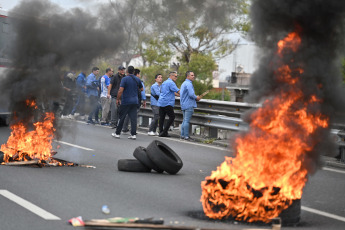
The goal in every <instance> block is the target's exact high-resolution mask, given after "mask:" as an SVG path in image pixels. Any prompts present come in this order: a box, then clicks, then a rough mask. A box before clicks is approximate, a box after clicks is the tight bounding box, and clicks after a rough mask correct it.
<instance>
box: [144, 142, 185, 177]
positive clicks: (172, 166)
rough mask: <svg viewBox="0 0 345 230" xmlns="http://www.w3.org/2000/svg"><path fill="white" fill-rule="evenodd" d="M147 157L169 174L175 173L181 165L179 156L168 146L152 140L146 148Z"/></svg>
mask: <svg viewBox="0 0 345 230" xmlns="http://www.w3.org/2000/svg"><path fill="white" fill-rule="evenodd" d="M146 153H147V155H148V157H149V158H150V159H151V160H152V161H153V163H155V164H156V165H157V166H158V167H159V168H161V169H162V170H164V171H166V172H167V173H169V174H176V173H177V172H178V171H180V169H181V168H182V166H183V163H182V160H181V158H180V157H179V156H178V155H177V154H176V153H175V152H174V150H172V149H171V148H170V147H169V146H167V145H166V144H164V143H163V142H161V141H158V140H154V141H152V142H151V143H150V144H149V146H147V148H146Z"/></svg>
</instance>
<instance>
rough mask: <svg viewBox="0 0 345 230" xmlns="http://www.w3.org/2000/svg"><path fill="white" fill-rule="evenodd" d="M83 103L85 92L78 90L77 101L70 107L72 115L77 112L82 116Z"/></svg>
mask: <svg viewBox="0 0 345 230" xmlns="http://www.w3.org/2000/svg"><path fill="white" fill-rule="evenodd" d="M84 105H85V93H84V92H82V91H79V92H78V95H77V101H76V102H75V105H74V107H73V109H72V112H71V114H72V115H74V113H75V112H79V113H80V115H81V116H84V114H85V111H84Z"/></svg>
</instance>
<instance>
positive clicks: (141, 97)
mask: <svg viewBox="0 0 345 230" xmlns="http://www.w3.org/2000/svg"><path fill="white" fill-rule="evenodd" d="M134 75H135V76H136V77H138V78H139V79H140V81H141V84H142V85H143V91H141V93H140V94H139V95H138V101H139V103H138V111H137V114H139V112H140V107H141V105H143V107H144V108H145V107H146V95H145V84H144V82H143V80H142V79H141V75H140V69H134ZM128 125H129V117H128V115H127V116H126V118H125V121H124V123H123V126H122V133H123V134H127V133H128V132H129V129H128Z"/></svg>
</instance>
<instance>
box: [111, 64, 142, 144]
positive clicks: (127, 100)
mask: <svg viewBox="0 0 345 230" xmlns="http://www.w3.org/2000/svg"><path fill="white" fill-rule="evenodd" d="M127 72H128V76H126V77H124V78H123V79H122V80H121V83H120V89H119V92H118V93H117V98H116V104H118V105H120V104H121V106H120V121H119V124H118V126H117V128H116V132H115V133H112V134H111V135H112V136H113V137H115V138H120V133H121V130H122V126H123V123H124V121H125V117H126V115H127V114H128V116H129V118H130V120H131V135H130V136H129V137H128V139H132V140H135V139H136V138H137V137H136V134H137V108H138V103H139V100H138V94H139V90H140V92H141V91H142V90H143V85H142V84H141V81H140V79H139V78H138V77H136V76H135V75H134V67H133V66H128V68H127Z"/></svg>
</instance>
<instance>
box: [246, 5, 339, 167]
mask: <svg viewBox="0 0 345 230" xmlns="http://www.w3.org/2000/svg"><path fill="white" fill-rule="evenodd" d="M344 16H345V2H343V1H337V0H330V1H323V0H315V1H308V0H287V1H279V0H268V1H267V0H253V1H252V7H251V21H252V24H253V29H252V37H253V38H254V40H255V41H256V42H257V44H258V45H259V46H260V48H261V53H262V56H263V57H262V58H261V60H260V64H259V68H258V70H257V71H256V72H255V73H254V74H253V76H252V78H251V91H250V96H249V98H248V99H249V101H250V102H263V100H265V99H268V98H270V97H275V96H276V95H277V92H279V91H282V90H284V87H286V86H285V85H284V84H282V83H281V82H279V81H278V80H277V78H275V75H274V74H275V71H276V70H277V67H278V64H277V62H276V55H275V53H276V51H277V42H278V41H279V40H281V39H283V38H284V37H285V36H286V35H287V34H288V33H290V32H293V31H296V32H298V34H299V36H300V37H301V45H300V46H299V48H298V50H297V52H296V53H285V54H284V57H283V62H284V63H286V64H288V65H289V66H290V67H291V68H292V69H295V68H302V69H303V73H302V74H301V76H300V78H299V86H300V87H301V89H302V90H303V93H304V97H305V99H306V100H307V98H310V97H311V95H315V96H316V97H317V98H319V99H321V100H322V103H321V104H320V106H318V107H315V106H310V107H308V112H309V113H312V114H315V113H318V112H320V113H321V114H324V115H326V116H328V117H329V118H330V123H332V122H334V121H335V118H336V116H335V114H336V113H339V112H341V111H344V108H345V94H344V90H343V88H342V83H341V72H340V70H341V68H340V67H341V61H340V57H342V56H343V54H344V49H343V48H344V47H343V45H344V35H345V34H344ZM249 117H250V116H249V115H248V114H247V116H246V118H245V119H247V121H248V122H250V118H249ZM318 135H319V136H318V137H316V140H328V139H329V130H328V129H327V130H320V132H318ZM330 143H331V141H322V142H320V143H319V144H318V145H317V146H316V147H315V148H314V150H312V151H311V152H310V153H309V155H308V157H309V158H310V159H312V162H315V160H316V161H317V159H318V156H319V154H320V153H322V154H327V153H330V149H335V148H334V146H333V148H331V147H330V145H331V144H330ZM307 167H308V168H309V169H310V168H314V167H315V165H314V164H313V163H310V165H307Z"/></svg>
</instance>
